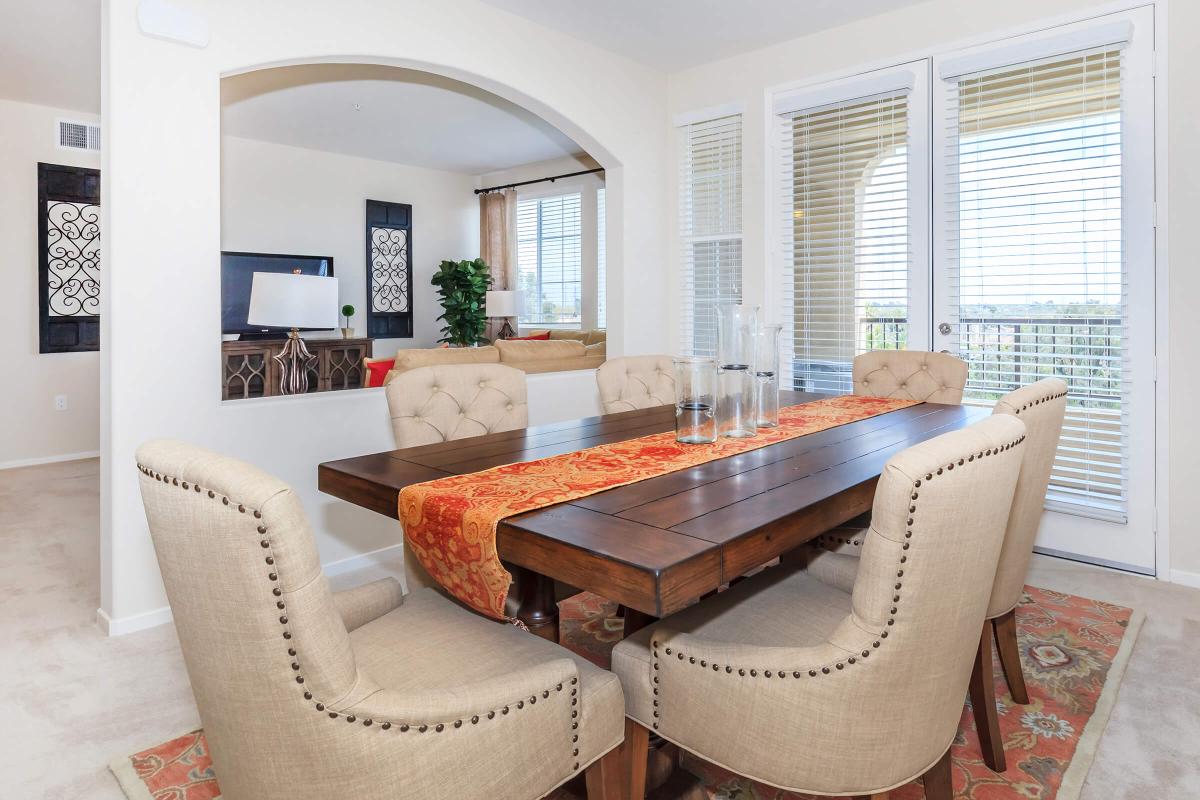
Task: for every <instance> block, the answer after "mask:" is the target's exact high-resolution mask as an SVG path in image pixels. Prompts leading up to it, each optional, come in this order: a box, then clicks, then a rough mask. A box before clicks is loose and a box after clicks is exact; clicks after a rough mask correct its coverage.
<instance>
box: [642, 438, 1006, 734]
mask: <svg viewBox="0 0 1200 800" xmlns="http://www.w3.org/2000/svg"><path fill="white" fill-rule="evenodd" d="M1024 441H1025V435H1024V434H1022V435H1021V436H1020V438H1018V439H1015V440H1013V441H1011V442H1009V443H1008V444H1003V445H1000V446H999V447H995V448H989V449H987V450H984V451H982V452H978V453H975V454H973V455H970V456H968V457H966V458H960V459H958V461H952V462H950V463H949V464H947V465H946V466H944V467H938V468H937V470H936V471H935V472H930V473H928V474H926V475H925V478H924V480H925V481H932V480H933V479H934V478H935V477H937V476H938V475H941V474H943V470H945V471H949V470H953V469H954V466H955V464H957V465H958V466H962V465H963V464H965V463H967V462H971V461H975V460H976V459H979V460H982V459H983V458H984V456H991V455H998V454H1000V453H1002V452H1004V451H1006V450H1011V449H1012V448H1014V447H1016V446H1017V445H1019V444H1021V443H1023V442H1024ZM921 482H922V481H921V479H920V478H917V479H916V480H914V481H913V485H912V493H911V495H910V499H911V500H912V505H910V506H909V508H908V512H909V514H912V515H913V516H910V517H909V518H908V519H907V524H908V529H907V530H906V531H905V532H904V538H905V539H906V540H907V539H911V538H912V535H913V528H914V527H915V526H914V522H913V521H914V519H915V515H916V511H917V504H916V503H917V498H918V497H919V496H920V493H919V492H918V491H917V489H920V488H921ZM908 547H909V543H908V542H907V541H905V542H904V543H903V545H902V546H901V550H902V551H903V552H906V551H907V550H908ZM907 562H908V556H907V554H904V555H901V556H900V563H899V565H898V566H897V569H896V578H897V579H899V578H903V577H904V565H905V564H906V563H907ZM903 585H904V584H903V583H902V582H901V581H900V580H897V581H896V586H895V589H896V594H894V595H892V602H893V603H894V604H896V605H893V606H892V608H891V611H890V613H889V614H888V618H887V622H886V624H885V627H884V629H883V630H882V631H880V632H879V638H878V639H875V641H873V642H872V643H871V648H870V649H864V650H863V651H862V653H861V654H860V656H861V658H860V657H857V656H850V657H849V658H845V659H842V660H840V661H836V662H834V663H833V664H832V665H830V664H825V665H823V666H820V667H812V668H805V669H796V670H792V671H791V676H792V677H793V678H800V677H801V676H802V675H805V674H807V675H808V677H810V678H815V677H817V675H818V674H819V675H830V674H832V673H833V672H834V671H836V670H845V668H846V665H847V664H856V663H858V662H859V661H860V660H861V661H866V659H867V658H868V657H869V656H870V655H871V649H879V648H880V647H881V646H882V640H884V639H886V638H888V631H887V629H888V628H889V627H891V626H893V625H895V624H896V615H897V614H898V613H899V605H898V604H899V603H900V588H901V587H902V586H903ZM650 644H651V648H652V650H651V652H652V664H653V667H654V670H655V671H656V672H657V671H659V669H660V668H659V654H658V648H659V646H660V642H659V641H658V640H657V639H656V640H654V641H652V642H651V643H650ZM663 652H664V653H665V654H666V655H668V656H669V655H672V654H674V655H675V656H676V657H677V658H678V659H679V660H680V661H684V660H685V659H686V660H687V662H688V663H690V664H695V663H696V658H695V657H694V656H689V655H688V654H686V653H684V652H682V651H680V650H678V649H672V648H670V647H664V648H663ZM700 665H701V667H703V666H705V662H704V661H701V662H700ZM721 666H722V665H721V664H717V663H715V662H714V663H713V665H712V668H713V672H720V668H721ZM723 666H724V667H725V674H726V675H732V674H733V671H734V670H735V669H736V670H737V674H738V676H739V677H746V673H747V672H749V674H750V677H751V678H754V677H757V676H758V670H757V669H756V668H753V669H752V668H747V667H735V666H733V665H732V664H725V665H723ZM831 666H832V669H831V668H830V667H831ZM777 674H778V675H779V677H780V678H785V677H787V673H786V671H784V670H780V671H779V672H778V673H777ZM763 677H764V678H770V677H771V670H764V671H763ZM653 680H654V684H655V685H656V686H657V684H658V676H657V675H655V676H654V679H653ZM654 696H655V697H657V696H658V689H657V688H655V689H654ZM659 718H660V717H659V712H658V700H657V699H656V700H654V719H655V721H654V722H653V723H651V724H652V725H653V727H654V729H655V730H658V721H657V720H658V719H659Z"/></svg>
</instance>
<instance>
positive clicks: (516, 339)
mask: <svg viewBox="0 0 1200 800" xmlns="http://www.w3.org/2000/svg"><path fill="white" fill-rule="evenodd" d="M549 338H550V331H542V332H541V333H535V334H533V335H532V336H510V337H508V340H509V341H510V342H527V341H530V340H531V339H536V340H537V341H539V342H542V341H545V340H547V339H549Z"/></svg>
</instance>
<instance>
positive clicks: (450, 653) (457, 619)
mask: <svg viewBox="0 0 1200 800" xmlns="http://www.w3.org/2000/svg"><path fill="white" fill-rule="evenodd" d="M137 460H138V469H139V470H140V472H141V476H140V482H141V490H142V499H143V503H144V505H145V508H146V518H147V520H148V522H149V526H150V533H151V536H152V538H153V540H154V549H155V552H156V553H157V554H158V563H159V566H160V568H161V571H162V577H163V583H164V585H165V586H166V590H167V597H168V599H169V600H170V603H171V610H172V612H173V614H174V617H175V625H176V629H177V632H178V635H179V643H180V646H181V648H182V650H183V656H184V661H185V663H186V665H187V671H188V677H189V678H190V680H191V685H192V691H193V693H194V694H195V698H196V704H197V706H199V709H200V719H201V721H202V723H203V725H204V731H205V734H206V736H207V739H208V743H209V747H210V748H211V752H212V758H213V766H214V769H215V770H216V774H217V780H218V781H219V782H220V785H221V792H222V796H223V797H225V798H227V800H242V799H243V798H254V800H262V799H263V798H280V799H281V800H282V799H283V798H287V800H296V799H297V798H299V799H301V800H303V799H306V798H311V799H312V800H328V798H333V797H355V798H377V799H378V800H385V799H386V800H394V798H407V797H412V798H416V797H420V798H447V800H449V799H450V798H456V799H457V798H489V799H490V798H529V799H532V798H537V797H541V796H543V795H545V794H546V793H547V792H549V791H551V790H552V789H553V788H554V787H556V786H557V785H559V784H561V783H563V782H565V781H567V780H569V779H570V778H571V777H572V776H574V775H575V774H577V773H578V772H579V771H580V770H586V772H587V781H588V795H589V797H601V798H605V800H615V799H616V797H617V796H618V795H617V794H616V793H615V792H619V791H620V780H619V778H620V776H619V767H620V760H621V759H620V756H619V755H618V753H619V750H614V748H616V747H617V745H619V744H620V742H621V736H622V727H621V726H622V709H623V704H622V698H621V687H620V685H619V683H618V681H617V679H616V678H615V677H614V676H613V675H612V674H610V673H608V672H605V671H604V670H601V669H599V668H597V667H594V666H592V665H591V664H590V663H589V662H588V661H586V660H585V659H582V658H578V657H576V656H574V655H572V654H571V653H569V652H568V651H566V650H564V649H562V648H559V647H558V646H557V645H554V644H552V643H550V642H547V641H545V640H543V639H539V638H537V637H535V636H531V635H530V634H528V633H524V632H522V631H520V630H518V629H516V628H514V627H513V626H511V625H504V624H500V623H495V622H491V621H488V620H485V619H483V618H482V617H479V616H476V615H474V614H471V613H470V612H468V611H466V610H464V609H462V608H461V607H459V606H457V605H455V604H454V603H452V602H451V601H450V600H448V599H446V597H444V596H443V595H442V594H440V593H438V592H436V591H434V590H431V589H421V590H417V591H413V592H410V593H409V594H408V595H405V596H401V592H400V586H399V584H398V583H396V582H395V581H394V580H391V579H386V580H383V581H376V582H374V583H368V584H365V585H363V586H360V587H358V588H356V589H351V590H348V591H344V592H337V593H333V592H331V591H330V589H329V585H328V583H327V582H326V580H325V576H324V575H323V574H322V572H321V566H320V563H319V561H318V558H317V550H316V547H315V546H314V542H313V536H312V533H311V531H310V529H309V526H308V521H307V519H306V517H305V514H304V509H303V507H302V506H301V504H300V500H299V498H297V496H296V495H295V493H294V492H293V491H292V490H291V489H290V488H289V487H288V486H287V485H285V484H283V483H281V482H280V481H278V480H276V479H275V478H273V477H271V476H270V475H267V474H265V473H263V472H261V471H259V470H257V469H255V468H254V467H251V466H249V465H247V464H244V463H241V462H239V461H235V460H234V459H231V458H225V457H222V456H220V455H217V454H215V453H211V452H209V451H206V450H203V449H200V448H198V447H193V446H191V445H187V444H182V443H179V442H168V441H157V442H151V443H148V444H146V445H143V446H142V447H141V448H140V449H139V450H138V453H137Z"/></svg>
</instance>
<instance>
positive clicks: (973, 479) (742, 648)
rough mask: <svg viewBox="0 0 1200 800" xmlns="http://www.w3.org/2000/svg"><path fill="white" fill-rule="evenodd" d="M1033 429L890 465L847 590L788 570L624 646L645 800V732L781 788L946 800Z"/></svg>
mask: <svg viewBox="0 0 1200 800" xmlns="http://www.w3.org/2000/svg"><path fill="white" fill-rule="evenodd" d="M1024 434H1025V426H1024V424H1023V423H1022V422H1021V421H1020V420H1019V419H1016V418H1013V417H1002V416H994V417H990V418H988V419H986V420H983V421H982V422H979V423H977V424H975V425H973V426H971V427H970V428H966V429H963V430H960V431H954V432H952V433H947V434H944V435H942V436H939V437H937V438H936V439H931V440H929V441H927V442H923V443H921V444H918V445H916V446H914V447H911V448H909V449H908V450H905V451H903V452H901V453H898V454H897V455H895V456H893V457H892V458H891V459H890V460H889V461H888V463H887V465H886V466H885V467H884V470H883V474H882V476H881V477H880V479H879V483H878V486H877V488H876V492H875V504H874V514H873V516H872V520H873V521H872V525H871V528H870V531H869V533H868V534H867V538H866V543H865V545H864V547H863V554H862V559H861V565H860V567H859V570H858V577H857V579H856V581H855V583H854V586H853V589H852V591H849V592H847V591H843V590H842V589H839V588H837V587H835V586H831V585H829V584H827V583H824V582H822V581H819V580H817V579H816V578H814V577H812V576H811V575H809V574H807V573H806V572H804V571H802V570H798V569H796V568H793V567H789V566H788V565H786V564H784V565H780V566H778V567H775V568H773V569H769V570H765V571H763V572H760V573H759V574H757V575H755V576H753V577H751V578H748V579H747V580H745V581H742V582H741V583H739V584H737V585H736V586H733V587H732V588H730V589H729V590H728V591H726V592H722V593H720V594H718V595H716V596H714V597H712V598H710V599H709V600H705V601H702V602H700V603H698V604H696V605H693V606H691V607H690V608H688V609H686V610H684V611H682V612H680V613H678V614H675V615H673V616H671V617H667V618H666V619H664V620H662V622H660V623H658V624H656V625H655V626H653V627H649V628H645V629H643V630H642V631H639V632H638V633H636V634H634V635H633V636H632V637H630V638H627V639H625V640H624V641H622V642H620V643H619V644H618V645H617V646H616V648H615V649H614V650H613V670H614V671H615V672H616V673H617V675H618V677H620V679H621V685H622V687H623V688H624V690H625V698H626V712H625V713H626V716H627V717H628V720H627V723H626V744H625V748H626V750H627V751H628V752H629V753H630V759H629V760H630V767H631V770H630V775H631V784H632V785H633V786H632V789H633V797H634V798H635V800H636V799H637V798H640V797H642V793H643V786H644V780H645V777H644V776H645V767H644V762H645V753H646V750H645V747H646V742H647V736H648V733H649V729H653V730H654V731H656V732H657V733H658V734H660V735H661V736H662V737H663V738H665V739H667V740H670V741H672V742H675V743H676V744H678V745H679V746H680V747H682V748H683V749H685V750H689V751H691V752H693V753H695V754H697V755H698V756H700V757H701V758H704V759H706V760H708V761H711V762H714V763H716V764H720V765H722V766H724V767H726V768H728V769H731V770H733V771H735V772H738V773H740V774H742V775H745V776H747V777H749V778H752V779H754V780H757V781H761V782H764V783H768V784H771V785H772V786H777V787H780V788H783V789H787V790H791V791H799V792H811V793H815V794H829V795H847V794H848V795H859V796H861V795H869V794H872V793H877V792H885V791H888V790H889V789H891V788H893V787H896V786H900V785H902V784H905V783H907V782H909V781H911V780H913V779H914V778H916V777H918V776H920V775H924V777H925V793H926V796H927V797H929V798H930V800H948V799H949V798H950V797H951V796H952V789H951V785H950V784H951V780H950V762H949V748H950V744H951V742H952V741H953V740H954V738H955V735H956V733H957V730H958V722H959V719H960V717H961V715H962V707H963V696H964V694H965V693H966V690H967V683H968V680H969V678H970V675H971V663H972V661H973V660H974V657H975V650H976V643H977V642H978V640H979V629H980V625H981V624H982V623H983V619H984V614H985V612H986V611H987V604H988V594H989V590H990V588H991V581H992V577H993V576H994V575H995V570H996V561H997V559H998V557H999V555H1000V548H1001V545H1002V543H1003V538H1004V524H1005V519H1006V518H1007V515H1008V509H1009V507H1010V505H1011V503H1012V496H1013V488H1014V486H1015V485H1016V482H1017V473H1018V471H1019V470H1020V466H1021V457H1022V454H1023V442H1024V438H1025V437H1024Z"/></svg>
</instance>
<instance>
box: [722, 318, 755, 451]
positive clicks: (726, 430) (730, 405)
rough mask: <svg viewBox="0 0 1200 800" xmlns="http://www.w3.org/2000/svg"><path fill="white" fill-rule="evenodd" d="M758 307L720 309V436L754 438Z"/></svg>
mask: <svg viewBox="0 0 1200 800" xmlns="http://www.w3.org/2000/svg"><path fill="white" fill-rule="evenodd" d="M757 330H758V306H744V305H722V306H718V307H717V382H718V387H717V433H718V434H720V435H721V436H731V437H734V438H742V437H746V436H753V435H754V434H755V433H756V432H757V431H756V426H755V424H754V420H755V416H756V415H755V407H754V375H753V367H754V344H755V333H756V332H757Z"/></svg>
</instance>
